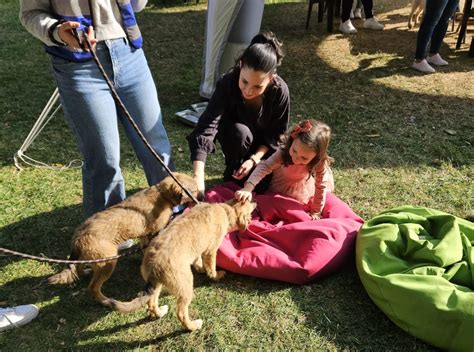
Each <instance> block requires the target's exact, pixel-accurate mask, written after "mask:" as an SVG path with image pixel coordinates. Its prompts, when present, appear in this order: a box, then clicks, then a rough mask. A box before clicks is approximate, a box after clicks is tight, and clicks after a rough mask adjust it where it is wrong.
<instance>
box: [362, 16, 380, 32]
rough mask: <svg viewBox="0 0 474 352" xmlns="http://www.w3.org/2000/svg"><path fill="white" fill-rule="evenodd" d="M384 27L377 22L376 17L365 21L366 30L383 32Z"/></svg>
mask: <svg viewBox="0 0 474 352" xmlns="http://www.w3.org/2000/svg"><path fill="white" fill-rule="evenodd" d="M384 27H385V26H384V25H383V24H382V23H380V22H379V21H377V19H376V18H375V17H371V18H368V19H366V20H365V21H364V28H367V29H373V30H375V31H381V30H382V29H384Z"/></svg>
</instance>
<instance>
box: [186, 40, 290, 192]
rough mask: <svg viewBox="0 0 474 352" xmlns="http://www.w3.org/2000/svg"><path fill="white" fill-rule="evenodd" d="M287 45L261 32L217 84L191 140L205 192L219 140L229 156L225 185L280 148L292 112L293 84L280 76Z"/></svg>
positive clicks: (196, 173)
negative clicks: (208, 165) (210, 160)
mask: <svg viewBox="0 0 474 352" xmlns="http://www.w3.org/2000/svg"><path fill="white" fill-rule="evenodd" d="M281 45H282V44H281V42H280V41H279V40H278V39H277V37H276V36H275V35H274V34H273V33H272V32H265V33H260V34H257V35H256V36H255V37H254V38H253V39H252V41H251V43H250V45H249V46H248V47H247V48H246V49H245V51H244V52H243V53H242V55H241V56H240V57H239V58H238V60H237V61H236V65H235V67H234V68H233V69H232V70H231V71H230V72H229V73H227V74H225V75H224V76H223V77H222V78H221V79H220V80H219V81H218V82H217V85H216V89H215V92H214V94H213V95H212V97H211V99H210V101H209V104H208V106H207V109H206V110H205V111H204V113H203V114H202V115H201V117H200V119H199V122H198V124H197V126H196V128H195V129H194V131H193V132H192V133H191V134H190V135H189V136H187V137H186V138H187V140H188V143H189V148H190V151H191V161H192V162H193V170H194V178H195V180H196V182H197V183H198V187H199V188H200V189H201V190H202V191H204V189H205V183H204V179H205V173H204V167H205V163H206V159H207V156H208V154H210V153H213V152H214V151H215V144H214V143H215V140H216V139H217V140H218V141H219V143H220V145H221V147H222V152H223V153H224V157H225V170H224V181H235V182H237V183H240V184H243V182H244V181H245V179H246V178H247V177H248V175H249V173H250V171H251V170H252V169H253V168H254V167H255V166H257V165H258V164H259V163H260V161H261V160H262V159H265V158H267V157H269V156H270V155H271V154H273V152H274V151H275V150H276V149H277V142H278V140H279V138H280V135H282V134H283V133H284V132H285V131H286V129H287V127H288V123H289V114H290V95H289V91H288V86H287V85H286V83H285V81H284V80H283V79H282V78H281V77H280V76H279V75H278V74H277V67H278V66H279V65H280V64H281V60H282V57H283V53H282V49H281ZM262 186H263V187H262V190H263V189H264V183H262Z"/></svg>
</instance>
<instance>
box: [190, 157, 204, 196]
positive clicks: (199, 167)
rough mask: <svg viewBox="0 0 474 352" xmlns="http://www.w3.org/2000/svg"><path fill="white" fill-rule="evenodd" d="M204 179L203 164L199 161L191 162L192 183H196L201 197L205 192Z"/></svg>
mask: <svg viewBox="0 0 474 352" xmlns="http://www.w3.org/2000/svg"><path fill="white" fill-rule="evenodd" d="M204 177H205V176H204V162H203V161H200V160H195V161H194V162H193V178H194V181H196V185H197V188H198V191H199V192H202V194H203V195H204V191H205V190H206V185H205V183H204Z"/></svg>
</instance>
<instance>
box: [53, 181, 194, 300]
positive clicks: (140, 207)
mask: <svg viewBox="0 0 474 352" xmlns="http://www.w3.org/2000/svg"><path fill="white" fill-rule="evenodd" d="M174 175H175V176H176V178H177V179H178V180H179V181H180V182H181V183H182V184H183V185H184V187H186V188H187V189H188V190H189V192H190V193H191V194H192V195H193V196H194V197H198V194H199V191H198V187H197V185H196V182H195V181H194V179H193V178H192V177H191V176H188V175H185V174H180V173H175V174H174ZM188 202H191V199H190V198H189V196H187V195H186V193H185V192H184V191H183V190H182V189H181V187H180V186H179V185H178V184H177V183H176V182H175V181H174V180H173V179H172V178H171V176H168V177H166V178H165V179H164V180H163V181H161V182H160V183H159V184H157V185H155V186H152V187H150V188H147V189H145V190H142V191H140V192H137V193H135V194H134V195H132V196H130V197H128V198H127V199H125V200H124V201H122V202H120V203H119V204H116V205H114V206H112V207H110V208H108V209H105V210H104V211H101V212H99V213H97V214H94V215H92V216H91V217H90V218H89V219H87V220H86V221H85V222H84V223H83V224H82V225H81V226H79V227H78V228H77V229H76V231H75V233H74V235H73V238H72V253H71V256H70V258H71V259H72V260H77V259H79V260H89V259H99V258H106V257H112V256H115V255H117V253H118V249H117V247H118V245H119V244H120V243H122V242H124V241H126V240H128V239H132V238H139V237H141V238H144V239H145V238H146V237H144V236H150V237H151V236H153V235H155V234H157V233H158V232H159V231H160V230H162V229H163V228H164V227H165V226H166V225H167V224H168V221H169V219H170V217H171V215H172V213H173V207H174V206H176V205H179V204H185V203H188ZM146 243H147V241H146ZM116 264H117V260H112V261H108V262H102V263H95V264H91V266H92V271H93V274H92V279H91V282H90V283H89V290H90V291H91V292H92V294H93V295H94V297H95V298H96V299H97V300H98V301H99V302H100V303H102V304H104V305H106V306H107V302H108V299H107V297H105V296H104V295H103V294H102V291H101V288H102V285H103V284H104V282H106V281H107V280H108V279H109V278H110V276H111V275H112V273H113V271H114V269H115V265H116ZM80 274H84V268H83V265H82V264H79V265H77V266H76V265H74V264H73V265H70V266H69V268H68V269H64V270H63V271H62V272H60V273H59V274H56V275H53V276H51V277H50V278H49V280H48V281H49V283H51V284H70V283H72V282H74V281H75V280H76V279H77V278H78V275H80Z"/></svg>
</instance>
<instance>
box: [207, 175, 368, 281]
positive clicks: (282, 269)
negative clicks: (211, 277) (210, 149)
mask: <svg viewBox="0 0 474 352" xmlns="http://www.w3.org/2000/svg"><path fill="white" fill-rule="evenodd" d="M237 189H238V186H237V185H236V184H234V183H225V184H222V185H219V186H217V187H215V188H213V189H211V190H209V191H208V192H207V194H206V200H207V201H208V202H211V203H212V202H223V201H226V200H228V199H231V198H233V197H234V192H235V191H236V190H237ZM255 200H256V201H257V210H256V211H255V213H254V217H253V219H252V222H251V224H250V225H249V227H248V228H247V230H246V231H245V232H243V233H239V232H237V231H235V232H232V233H229V234H227V235H226V237H225V238H224V240H223V242H222V244H221V246H220V248H219V252H218V254H217V265H218V266H219V267H221V268H223V269H225V270H228V271H231V272H234V273H239V274H244V275H249V276H255V277H260V278H265V279H272V280H279V281H285V282H290V283H294V284H305V283H307V282H309V281H311V280H314V279H316V278H319V277H322V276H324V275H327V274H329V273H331V272H333V271H335V270H337V269H338V268H339V267H340V266H341V265H342V264H343V263H344V262H345V260H346V259H347V258H351V257H352V254H353V253H354V245H355V238H356V235H357V232H358V231H359V228H360V227H361V225H362V223H363V220H362V219H361V218H360V217H359V216H357V215H356V214H355V213H354V212H353V211H352V210H351V209H350V208H349V206H348V205H347V204H346V203H344V202H343V201H341V200H340V199H339V198H337V197H336V196H335V195H334V194H332V193H329V194H328V195H327V198H326V205H325V207H324V210H323V213H322V219H320V220H311V218H310V217H309V215H308V214H307V213H306V212H305V211H304V209H303V205H301V204H300V203H299V202H297V201H295V200H294V199H292V198H289V197H285V196H282V195H279V194H270V193H268V194H265V195H257V196H255Z"/></svg>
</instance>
